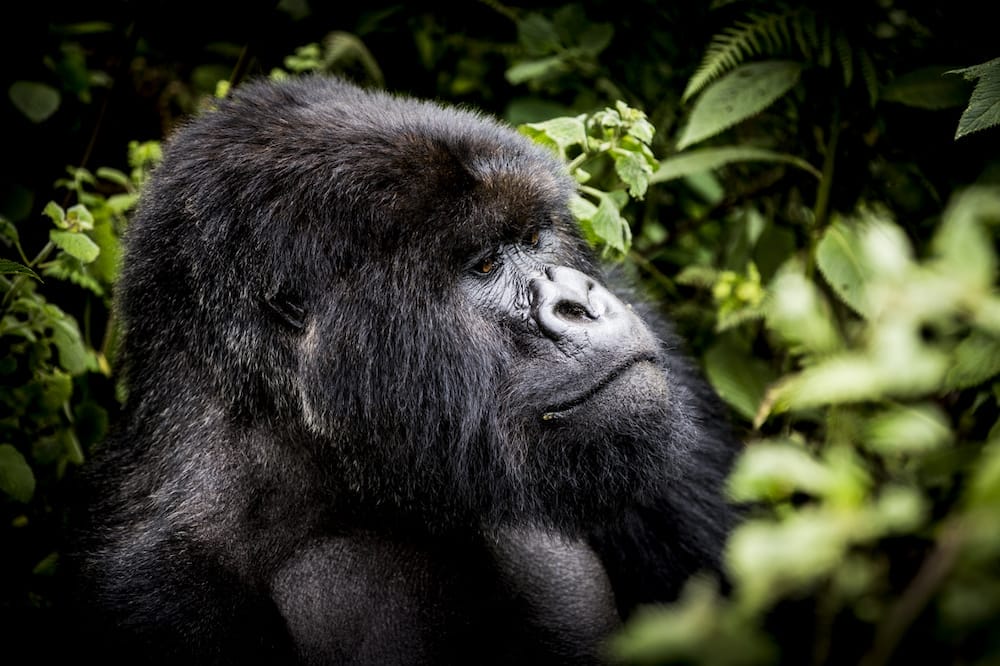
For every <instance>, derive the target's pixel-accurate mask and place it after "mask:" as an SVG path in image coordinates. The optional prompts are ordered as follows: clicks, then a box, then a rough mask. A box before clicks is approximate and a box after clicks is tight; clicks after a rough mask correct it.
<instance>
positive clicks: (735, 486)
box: [728, 442, 834, 502]
mask: <svg viewBox="0 0 1000 666" xmlns="http://www.w3.org/2000/svg"><path fill="white" fill-rule="evenodd" d="M833 483H834V476H833V474H832V472H831V471H830V469H829V468H828V467H827V466H826V465H825V464H824V463H822V462H820V461H819V460H817V459H816V458H814V457H813V455H812V454H810V453H809V452H808V451H806V450H805V449H804V448H803V447H802V446H799V445H796V444H792V443H783V442H756V443H754V444H751V445H750V446H747V448H746V449H745V450H744V451H743V453H742V454H741V455H740V457H739V458H738V459H737V461H736V465H735V466H734V468H733V471H732V473H731V474H730V476H729V480H728V491H729V495H730V496H731V497H732V498H733V499H735V500H737V501H740V502H743V501H750V502H753V501H762V500H763V501H771V502H774V501H779V500H784V499H788V498H789V497H791V496H792V495H793V494H795V493H797V492H800V491H803V492H807V493H810V494H812V495H815V496H817V497H822V496H823V495H825V494H826V493H827V492H829V490H830V488H831V487H832V485H833Z"/></svg>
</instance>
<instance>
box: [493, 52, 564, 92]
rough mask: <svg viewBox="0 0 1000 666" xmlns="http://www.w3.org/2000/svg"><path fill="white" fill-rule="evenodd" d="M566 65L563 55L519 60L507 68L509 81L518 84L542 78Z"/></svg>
mask: <svg viewBox="0 0 1000 666" xmlns="http://www.w3.org/2000/svg"><path fill="white" fill-rule="evenodd" d="M564 67H565V63H564V62H563V57H562V56H558V55H556V56H549V57H547V58H539V59H538V60H528V61H526V62H519V63H517V64H516V65H513V66H512V67H510V68H509V69H508V70H507V73H506V77H507V81H508V82H510V83H511V85H517V84H519V83H524V82H525V81H530V80H532V79H538V78H542V77H544V76H547V75H549V74H550V73H552V72H557V71H559V70H561V69H563V68H564Z"/></svg>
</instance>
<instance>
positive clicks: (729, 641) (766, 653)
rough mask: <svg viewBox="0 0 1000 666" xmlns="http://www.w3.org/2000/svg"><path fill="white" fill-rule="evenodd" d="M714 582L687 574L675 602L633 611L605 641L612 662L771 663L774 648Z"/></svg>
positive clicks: (755, 665)
mask: <svg viewBox="0 0 1000 666" xmlns="http://www.w3.org/2000/svg"><path fill="white" fill-rule="evenodd" d="M718 587H719V585H718V583H717V582H716V581H715V580H714V579H712V578H710V577H707V576H692V577H691V578H690V579H689V580H688V582H687V583H686V584H685V586H684V590H683V592H682V593H681V596H680V598H679V599H677V600H676V601H675V602H673V603H670V604H660V605H649V606H645V607H642V608H639V609H638V612H637V613H636V614H635V616H634V617H633V618H632V619H631V620H630V621H629V622H628V623H626V624H625V626H624V627H623V628H622V631H620V632H617V633H616V634H615V635H614V636H612V637H611V643H610V648H611V651H612V653H613V654H614V662H615V663H626V664H666V663H670V664H674V663H678V664H724V665H725V666H759V665H760V664H772V663H775V654H776V650H775V647H774V645H773V644H772V643H771V642H770V640H769V639H768V638H767V637H766V635H765V634H764V633H763V632H762V631H761V630H760V629H759V628H758V627H757V626H756V625H755V624H754V623H751V622H745V621H741V619H740V618H738V616H737V615H736V614H735V612H736V609H734V608H733V607H732V604H731V603H730V601H729V599H728V598H727V597H726V596H724V595H722V594H720V592H719V589H718Z"/></svg>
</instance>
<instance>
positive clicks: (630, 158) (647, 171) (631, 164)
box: [609, 148, 653, 199]
mask: <svg viewBox="0 0 1000 666" xmlns="http://www.w3.org/2000/svg"><path fill="white" fill-rule="evenodd" d="M609 152H610V153H611V156H612V158H614V161H615V173H617V174H618V177H619V178H621V179H622V182H623V183H625V184H626V185H627V186H628V193H629V194H630V195H631V196H632V197H634V198H636V199H642V198H643V197H644V196H645V195H646V189H647V187H648V186H649V177H650V176H651V175H652V173H653V169H652V167H650V165H649V161H648V160H647V159H646V156H645V155H643V154H642V153H641V152H636V151H634V150H622V149H621V148H612V149H611V150H610V151H609Z"/></svg>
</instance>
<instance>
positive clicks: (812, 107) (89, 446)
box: [0, 0, 1000, 666]
mask: <svg viewBox="0 0 1000 666" xmlns="http://www.w3.org/2000/svg"><path fill="white" fill-rule="evenodd" d="M80 4H81V3H75V4H67V5H66V6H65V7H63V6H60V5H58V4H55V5H52V6H45V7H35V6H30V5H25V4H23V3H8V6H6V7H5V8H4V9H2V10H0V16H2V20H0V25H3V26H5V27H6V29H7V31H8V32H10V33H16V34H8V35H5V39H3V40H0V48H2V49H3V54H2V55H3V56H5V62H9V63H16V65H15V66H13V67H9V68H7V69H6V70H5V71H4V72H3V73H2V74H0V78H2V81H0V83H2V88H3V91H4V93H5V94H4V97H3V99H2V100H0V119H2V124H0V128H2V129H0V132H2V133H3V145H4V146H5V151H4V152H5V157H6V160H5V161H6V165H7V167H8V168H7V169H6V172H7V173H8V174H9V175H8V176H7V177H6V178H5V179H4V181H3V182H0V304H2V313H0V316H2V319H0V376H2V377H3V384H2V385H0V530H2V535H3V536H2V538H0V544H2V545H0V623H2V624H0V626H3V629H4V632H5V635H7V636H9V638H8V641H7V642H8V648H7V649H9V650H15V651H19V652H27V653H29V654H30V653H31V651H32V650H37V651H41V650H42V647H41V646H42V645H43V644H44V642H48V641H52V640H58V635H56V632H57V631H58V629H57V625H56V624H55V620H54V619H53V618H54V614H53V611H54V610H57V609H58V600H59V592H60V587H59V581H58V577H57V576H55V575H54V574H56V573H57V572H58V558H59V552H60V548H61V543H60V540H59V538H60V534H61V533H62V526H63V524H64V521H65V519H66V514H67V512H68V511H69V510H71V509H72V506H71V496H70V495H69V490H70V488H71V487H72V482H73V479H74V477H75V475H76V473H77V472H78V470H79V469H80V467H81V465H85V464H86V461H87V459H88V457H89V455H90V452H91V451H92V450H93V448H94V447H95V446H99V442H100V441H101V439H102V438H103V436H104V435H105V433H106V432H107V429H108V427H109V425H108V424H109V423H110V422H113V420H114V417H115V412H116V410H117V409H118V406H119V404H120V397H121V396H120V395H119V391H118V388H117V387H116V384H115V378H116V375H115V354H114V350H115V324H114V318H113V312H112V308H111V304H112V299H113V295H114V285H115V276H116V272H117V261H118V239H119V237H120V234H121V233H122V231H123V230H124V228H125V227H126V226H127V224H128V214H129V211H130V210H131V209H132V207H133V206H134V205H135V202H136V198H137V195H138V193H139V191H140V190H141V188H142V184H143V182H144V180H145V178H146V175H147V174H148V171H149V169H150V168H152V167H154V165H155V163H156V160H157V158H158V154H159V142H160V141H161V140H162V139H163V138H164V137H165V136H168V135H169V132H170V130H171V129H172V128H173V127H174V126H176V124H177V123H178V122H180V121H182V120H183V118H184V117H186V116H188V115H190V114H193V113H198V112H200V110H201V109H204V108H206V107H207V106H209V105H210V104H211V100H212V99H213V97H214V96H216V95H223V94H225V93H226V91H227V90H228V89H229V88H230V87H231V86H233V85H239V82H240V81H241V80H243V79H244V78H246V77H247V76H294V75H296V74H297V73H300V72H304V71H326V72H333V73H339V74H344V75H347V76H350V77H352V78H354V79H356V80H359V81H362V82H367V83H371V84H374V85H380V86H385V87H387V88H389V89H393V90H399V91H405V92H410V93H413V94H417V95H421V96H428V97H437V98H440V99H443V100H446V101H451V102H456V103H462V104H471V105H475V106H478V107H481V108H484V109H486V110H488V111H491V112H493V113H496V114H498V115H501V116H503V117H505V118H506V119H507V120H509V121H510V122H511V123H513V124H515V125H518V126H519V127H520V128H521V130H522V131H523V132H524V133H526V134H527V135H528V136H530V137H532V138H534V139H535V140H537V141H539V142H541V143H542V144H544V145H548V146H549V147H551V148H553V149H554V150H556V151H558V152H559V153H560V154H561V155H562V156H563V157H564V158H565V159H566V161H567V164H568V167H569V168H570V169H571V171H572V172H573V174H574V176H576V178H577V182H578V183H579V197H578V198H577V199H576V200H575V203H574V212H575V213H576V215H577V217H578V218H579V220H580V222H581V224H582V226H583V229H584V231H585V233H586V234H587V237H588V238H589V239H590V240H591V241H592V242H593V243H594V244H595V246H596V247H598V248H599V249H600V250H601V251H602V252H603V254H604V256H605V257H606V258H607V259H608V260H609V261H613V262H620V263H621V266H622V268H623V270H628V271H633V272H634V273H635V274H636V275H637V276H639V277H640V279H641V280H642V281H643V283H644V284H645V285H646V286H647V287H648V290H649V292H650V295H651V296H652V297H653V298H657V299H660V300H661V301H662V302H663V303H664V304H665V307H666V308H668V309H669V311H670V314H671V315H672V316H673V317H674V318H675V320H676V321H677V322H678V326H679V328H680V329H681V332H682V333H683V335H684V336H685V338H687V339H688V340H690V341H691V349H692V352H693V353H694V354H695V355H696V356H697V357H698V358H699V359H700V360H701V361H702V363H703V365H704V368H705V371H706V373H707V375H708V377H709V379H710V381H711V382H712V384H713V385H714V386H715V388H716V389H717V390H718V391H719V393H720V395H721V396H722V397H723V398H724V399H725V401H726V402H727V403H728V404H729V405H730V406H731V407H732V413H733V418H734V420H735V422H736V423H737V424H738V426H739V427H741V428H742V429H743V431H744V433H745V440H746V442H747V446H746V450H745V452H744V454H743V455H742V456H741V458H740V460H739V463H738V465H737V468H736V470H735V471H734V473H733V475H732V477H731V479H730V490H731V493H732V495H733V497H734V498H735V499H737V500H740V501H744V502H747V503H748V506H749V512H750V518H749V520H748V521H747V522H746V524H745V525H743V526H742V527H741V528H740V529H739V530H738V531H737V532H736V533H735V534H734V535H733V538H732V539H731V541H730V543H729V546H728V549H727V553H726V565H727V572H728V575H729V579H730V580H729V581H728V583H729V585H728V587H727V588H726V589H719V588H718V586H717V585H716V584H714V583H713V582H711V581H710V580H709V579H707V578H701V577H699V578H696V579H694V580H692V581H691V583H690V585H689V586H688V588H687V589H686V591H685V593H684V595H683V597H682V598H681V599H680V600H679V601H678V602H677V603H675V604H671V605H669V606H664V607H659V608H650V609H649V610H648V611H647V612H644V613H642V614H641V616H639V617H637V618H635V619H634V621H632V622H630V623H629V624H628V625H627V626H626V627H625V629H624V631H623V632H621V634H620V635H619V636H617V637H616V639H615V640H614V641H613V643H612V644H611V646H610V647H609V649H610V650H611V651H612V654H613V655H614V657H615V658H616V659H620V660H622V661H626V662H636V663H702V664H713V665H715V664H731V663H733V664H735V663H739V664H770V663H788V664H803V663H814V664H839V663H862V664H866V665H869V666H874V665H878V664H886V663H906V662H907V661H908V660H913V659H915V658H919V659H920V660H921V661H922V662H926V661H932V662H934V663H942V664H959V663H962V664H966V663H970V664H973V663H984V664H985V663H995V662H996V661H997V660H998V659H1000V633H998V632H997V631H996V630H995V629H994V627H995V626H996V625H997V622H998V621H1000V530H998V529H997V528H996V525H997V516H998V515H1000V425H998V413H1000V405H998V403H1000V379H998V377H1000V292H998V289H997V274H998V263H997V262H998V254H997V250H998V243H997V238H998V234H997V229H998V226H1000V149H998V148H1000V53H997V52H996V40H995V35H994V34H993V27H992V23H991V21H990V20H989V19H988V18H987V17H986V16H985V15H984V14H983V12H984V11H985V10H984V9H983V8H982V7H981V6H980V5H979V4H977V3H973V2H962V1H958V2H951V3H943V4H942V5H941V6H938V7H932V6H923V4H927V5H931V4H933V3H923V4H921V3H907V2H905V1H904V0H878V1H875V0H873V1H871V2H857V3H850V2H849V3H846V4H845V3H839V4H838V3H828V2H822V1H820V0H815V1H812V2H797V3H796V2H783V1H782V0H761V1H753V0H742V1H741V0H736V1H729V2H721V1H720V2H716V3H712V4H711V6H709V3H694V2H692V3H659V2H656V1H655V0H636V2H633V3H631V4H629V5H627V6H623V5H620V4H613V3H610V2H604V1H598V0H595V1H593V2H589V3H584V4H579V5H573V4H560V3H549V4H542V5H535V6H534V7H533V8H530V9H529V8H522V7H516V6H512V5H505V4H501V3H499V2H494V1H492V0H488V1H484V2H480V3H468V4H467V5H466V6H464V7H463V8H461V9H459V10H455V11H450V12H446V13H442V12H435V11H433V8H425V7H422V6H420V5H409V4H398V5H397V4H389V3H385V4H382V3H375V5H372V3H358V4H359V5H360V4H364V5H365V8H364V9H362V8H360V7H356V8H353V9H345V8H343V7H340V6H338V7H337V8H336V11H334V10H332V9H326V8H324V7H321V6H320V5H324V4H325V3H309V2H307V1H306V0H283V1H282V2H279V3H277V5H273V4H272V3H240V4H239V5H236V4H233V6H232V9H231V11H228V12H224V13H223V16H222V18H220V19H215V18H210V17H209V16H208V15H205V14H204V13H203V12H204V11H205V9H204V7H202V6H201V5H196V4H194V3H187V2H179V3H170V4H169V5H167V4H164V3H120V2H114V1H112V0H107V1H105V2H97V3H90V4H89V6H86V7H83V6H80ZM70 621H72V618H70Z"/></svg>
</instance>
